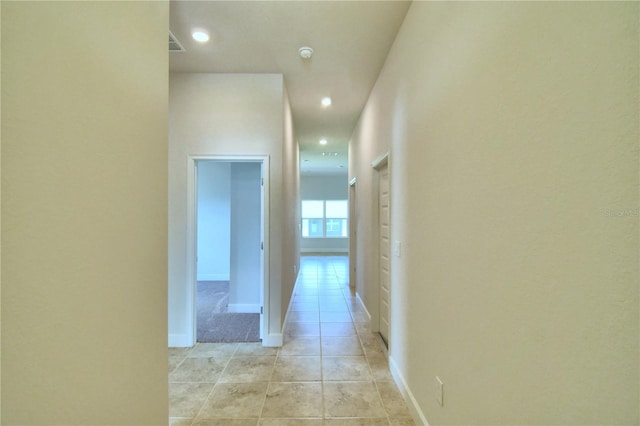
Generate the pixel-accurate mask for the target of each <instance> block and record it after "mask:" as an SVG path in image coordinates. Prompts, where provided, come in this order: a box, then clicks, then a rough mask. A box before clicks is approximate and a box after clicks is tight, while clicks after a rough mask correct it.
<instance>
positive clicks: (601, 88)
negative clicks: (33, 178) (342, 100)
mask: <svg viewBox="0 0 640 426" xmlns="http://www.w3.org/2000/svg"><path fill="white" fill-rule="evenodd" d="M638 13H639V5H638V3H566V2H563V3H448V2H414V3H413V5H412V7H411V9H410V11H409V13H408V14H407V17H406V19H405V22H404V24H403V26H402V28H401V30H400V33H399V35H398V37H397V39H396V41H395V44H394V47H393V48H392V50H391V52H390V54H389V56H388V58H387V61H386V64H385V67H384V69H383V71H382V72H381V74H380V77H379V79H378V81H377V83H376V86H375V88H374V90H373V92H372V94H371V97H370V99H369V102H368V104H367V106H366V108H365V110H364V112H363V114H362V117H361V120H360V124H359V127H358V128H357V130H356V132H355V133H354V136H353V139H352V141H351V147H350V153H351V154H352V156H353V158H352V159H351V165H350V177H354V176H356V177H357V191H358V207H359V211H360V216H359V226H360V229H361V230H364V229H369V228H371V227H372V226H374V217H373V214H372V211H371V203H372V196H371V194H372V191H373V171H372V170H371V168H370V165H369V163H370V162H371V161H372V160H373V159H374V158H376V157H377V156H378V155H379V154H380V153H382V152H384V151H387V150H390V151H391V157H390V169H391V182H392V183H391V194H392V206H391V216H392V231H391V232H392V237H391V238H392V240H393V241H400V242H401V243H402V256H401V257H394V258H393V259H392V265H391V270H392V271H391V272H392V294H391V305H392V306H391V317H392V321H391V322H392V324H391V327H392V328H391V342H390V353H391V362H392V365H393V366H394V368H396V371H397V372H398V373H399V376H402V378H403V379H404V380H405V383H406V387H407V389H408V391H410V392H411V393H412V395H413V397H414V398H415V401H416V405H415V408H416V412H418V411H421V412H422V413H423V414H424V415H425V416H426V419H428V421H429V422H430V423H431V424H576V425H578V424H579V425H584V424H637V423H638V422H639V421H640V419H639V418H638V416H639V407H638V401H639V393H638V386H639V381H638V373H639V372H638V365H639V360H638V353H639V350H638V349H639V348H638V335H639V317H638V306H639V303H638V302H639V300H638V280H639V274H638V254H639V253H638V141H639V136H640V135H639V131H638V125H639V124H638V123H639V120H638V117H639V114H638V108H639V77H640V76H639V72H638V64H639V41H638V40H639V34H638V25H639V19H638V16H639V15H638ZM358 243H359V250H360V251H359V253H358V271H359V275H358V281H357V287H358V292H359V293H360V294H361V296H362V298H363V299H364V301H365V303H366V304H367V307H368V308H369V310H370V311H372V313H373V314H374V315H375V313H376V310H377V307H376V304H377V293H376V287H375V282H374V281H373V279H374V278H375V274H374V270H375V269H374V268H375V265H374V263H373V260H372V257H371V255H372V252H371V247H372V246H373V245H374V242H373V241H372V240H371V236H370V234H368V233H365V232H359V234H358ZM436 375H437V376H439V377H440V378H441V379H442V381H443V382H444V389H445V401H444V406H440V405H439V404H438V403H437V402H436V394H435V376H436Z"/></svg>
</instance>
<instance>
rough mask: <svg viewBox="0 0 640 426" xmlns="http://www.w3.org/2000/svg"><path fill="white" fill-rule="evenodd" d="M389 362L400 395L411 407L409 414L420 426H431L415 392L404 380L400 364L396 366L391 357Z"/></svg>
mask: <svg viewBox="0 0 640 426" xmlns="http://www.w3.org/2000/svg"><path fill="white" fill-rule="evenodd" d="M388 360H389V370H391V375H392V376H393V380H394V381H395V382H396V385H398V388H399V389H400V393H402V396H404V399H405V401H406V402H407V407H409V412H410V413H411V417H413V421H414V422H416V424H419V425H423V426H429V422H428V421H427V418H426V417H425V415H424V413H423V412H422V410H421V409H420V406H419V405H418V401H416V399H415V398H414V396H413V392H411V389H410V388H409V386H408V385H407V381H406V380H405V379H404V376H403V375H402V373H401V372H400V369H399V368H398V364H396V362H395V361H394V360H393V358H392V357H391V356H389V357H388Z"/></svg>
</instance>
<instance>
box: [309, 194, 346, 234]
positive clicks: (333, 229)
mask: <svg viewBox="0 0 640 426" xmlns="http://www.w3.org/2000/svg"><path fill="white" fill-rule="evenodd" d="M348 220H349V205H348V203H347V200H303V201H302V236H303V237H305V238H346V237H347V232H348V224H347V222H348Z"/></svg>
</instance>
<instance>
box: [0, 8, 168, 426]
mask: <svg viewBox="0 0 640 426" xmlns="http://www.w3.org/2000/svg"><path fill="white" fill-rule="evenodd" d="M168 22H169V5H168V3H163V2H2V112H3V115H2V138H3V140H2V255H3V257H2V419H1V420H0V422H1V423H2V424H3V425H30V424H38V425H48V424H52V425H53V424H57V425H61V424H64V425H74V424H78V425H80V424H82V425H87V424H117V425H127V424H131V425H134V424H135V425H144V424H147V425H158V424H166V421H167V416H168V395H167V393H168V389H167V326H166V324H167V308H166V306H167V232H166V229H167V103H168V53H167V45H166V39H167V28H168ZM123 46H126V48H123Z"/></svg>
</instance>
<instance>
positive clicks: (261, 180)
mask: <svg viewBox="0 0 640 426" xmlns="http://www.w3.org/2000/svg"><path fill="white" fill-rule="evenodd" d="M260 186H264V178H260Z"/></svg>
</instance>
